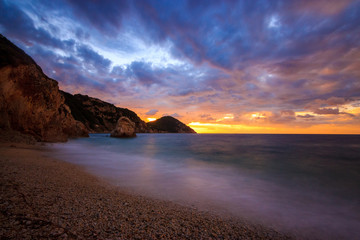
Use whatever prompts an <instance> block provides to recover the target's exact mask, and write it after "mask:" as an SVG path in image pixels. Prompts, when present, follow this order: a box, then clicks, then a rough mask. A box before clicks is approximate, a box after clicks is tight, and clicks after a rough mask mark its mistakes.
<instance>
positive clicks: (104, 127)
mask: <svg viewBox="0 0 360 240" xmlns="http://www.w3.org/2000/svg"><path fill="white" fill-rule="evenodd" d="M61 93H62V94H63V96H64V97H65V103H66V104H67V105H68V106H69V107H70V109H71V114H72V115H73V117H74V118H75V119H76V120H78V121H81V122H82V123H84V125H85V126H86V128H87V129H88V130H89V131H90V132H95V133H101V132H111V131H112V130H113V129H115V127H116V123H117V121H118V119H119V118H120V117H127V118H128V119H130V120H131V121H132V122H134V123H135V131H136V132H137V133H145V132H148V127H147V126H146V123H145V122H144V121H142V120H141V119H140V118H139V116H138V115H137V114H136V113H135V112H133V111H131V110H129V109H127V108H119V107H115V106H114V105H113V104H110V103H107V102H104V101H101V100H100V99H97V98H92V97H89V96H87V95H81V94H75V95H72V94H70V93H67V92H63V91H61Z"/></svg>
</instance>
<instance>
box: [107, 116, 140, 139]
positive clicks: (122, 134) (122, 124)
mask: <svg viewBox="0 0 360 240" xmlns="http://www.w3.org/2000/svg"><path fill="white" fill-rule="evenodd" d="M110 137H117V138H130V137H136V133H135V123H134V122H132V121H131V120H130V119H128V118H127V117H121V118H119V120H118V122H117V124H116V127H115V129H114V130H113V131H112V132H111V134H110Z"/></svg>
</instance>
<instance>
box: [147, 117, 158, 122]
mask: <svg viewBox="0 0 360 240" xmlns="http://www.w3.org/2000/svg"><path fill="white" fill-rule="evenodd" d="M146 120H147V121H148V122H152V121H155V120H156V118H146Z"/></svg>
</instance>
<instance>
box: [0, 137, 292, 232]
mask: <svg viewBox="0 0 360 240" xmlns="http://www.w3.org/2000/svg"><path fill="white" fill-rule="evenodd" d="M46 151H50V150H49V149H48V148H47V147H46V146H41V145H40V144H35V145H34V144H33V145H29V144H23V143H8V142H7V143H1V144H0V166H1V167H0V172H1V174H0V176H1V177H0V182H1V195H0V210H1V211H0V222H1V223H0V238H1V239H290V238H289V237H288V236H285V235H283V234H281V233H278V232H276V231H274V230H271V229H267V228H264V227H262V226H255V225H253V224H250V223H245V222H243V221H240V220H238V219H232V218H230V217H224V216H217V215H215V214H212V213H209V212H202V211H199V210H197V209H194V208H190V207H186V206H182V205H178V204H175V203H172V202H168V201H162V200H156V199H151V198H148V197H143V196H137V195H132V194H129V193H126V192H124V191H123V190H121V189H118V188H116V187H114V186H111V185H109V184H108V183H106V182H105V181H102V180H100V179H97V178H96V177H94V176H92V175H90V174H88V173H86V172H85V171H84V170H83V169H81V167H79V166H76V165H73V164H70V163H66V162H62V161H59V160H55V159H52V158H49V157H46V156H45V154H44V152H46ZM48 155H49V154H47V156H48Z"/></svg>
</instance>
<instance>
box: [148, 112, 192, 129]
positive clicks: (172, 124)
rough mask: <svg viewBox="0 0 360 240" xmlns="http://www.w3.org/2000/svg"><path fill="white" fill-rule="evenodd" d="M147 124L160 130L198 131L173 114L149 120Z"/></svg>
mask: <svg viewBox="0 0 360 240" xmlns="http://www.w3.org/2000/svg"><path fill="white" fill-rule="evenodd" d="M147 125H148V126H149V127H150V128H151V129H155V130H157V131H158V132H169V133H196V132H195V131H194V130H193V129H192V128H190V127H189V126H187V125H185V124H184V123H182V122H180V121H179V120H177V119H176V118H173V117H171V116H165V117H162V118H159V119H157V120H155V121H153V122H148V123H147ZM155 132H156V131H155Z"/></svg>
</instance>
